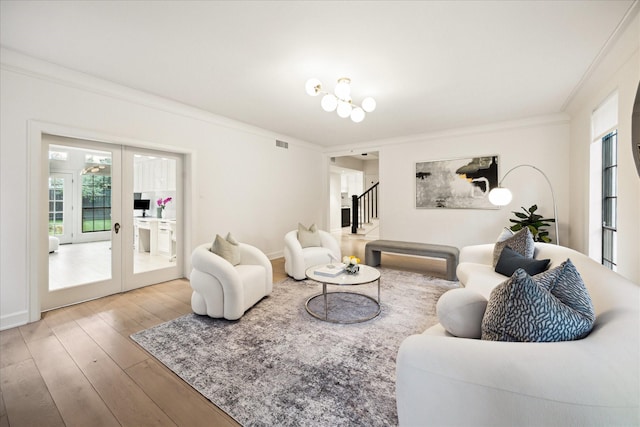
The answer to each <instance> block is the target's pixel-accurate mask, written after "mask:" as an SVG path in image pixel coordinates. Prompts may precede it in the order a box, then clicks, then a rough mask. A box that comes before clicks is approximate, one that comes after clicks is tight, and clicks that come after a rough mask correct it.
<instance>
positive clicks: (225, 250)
mask: <svg viewBox="0 0 640 427" xmlns="http://www.w3.org/2000/svg"><path fill="white" fill-rule="evenodd" d="M210 251H211V252H213V253H214V254H216V255H218V256H220V257H222V258H224V259H226V260H227V261H229V262H230V263H231V265H238V264H240V261H241V259H240V245H239V244H238V242H237V241H236V239H234V238H233V236H232V235H231V233H228V234H227V238H226V239H223V238H222V236H220V235H219V234H216V238H215V240H214V241H213V246H211V249H210Z"/></svg>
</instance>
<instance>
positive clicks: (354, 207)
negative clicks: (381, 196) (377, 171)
mask: <svg viewBox="0 0 640 427" xmlns="http://www.w3.org/2000/svg"><path fill="white" fill-rule="evenodd" d="M379 184H380V183H379V182H376V183H375V184H373V185H372V186H371V187H370V188H369V189H368V190H367V191H365V192H364V193H362V194H361V195H359V196H357V195H355V194H354V195H353V196H351V233H352V234H357V233H358V228H360V227H361V226H362V224H365V223H370V222H371V220H372V219H373V218H378V185H379Z"/></svg>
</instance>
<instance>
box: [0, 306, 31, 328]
mask: <svg viewBox="0 0 640 427" xmlns="http://www.w3.org/2000/svg"><path fill="white" fill-rule="evenodd" d="M27 323H29V312H28V311H27V310H23V311H19V312H17V313H13V314H9V315H6V316H1V317H0V331H4V330H5V329H11V328H15V327H18V326H23V325H26V324H27Z"/></svg>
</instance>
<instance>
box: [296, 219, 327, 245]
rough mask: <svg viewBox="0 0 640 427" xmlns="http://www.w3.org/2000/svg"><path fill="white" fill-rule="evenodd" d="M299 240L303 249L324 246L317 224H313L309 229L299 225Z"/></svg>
mask: <svg viewBox="0 0 640 427" xmlns="http://www.w3.org/2000/svg"><path fill="white" fill-rule="evenodd" d="M298 240H299V241H300V245H301V246H302V247H303V248H308V247H312V246H322V240H321V239H320V233H319V232H318V228H317V227H316V225H315V224H311V226H309V228H307V227H305V226H304V225H302V224H300V223H298Z"/></svg>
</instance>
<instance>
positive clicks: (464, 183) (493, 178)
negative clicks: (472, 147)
mask: <svg viewBox="0 0 640 427" xmlns="http://www.w3.org/2000/svg"><path fill="white" fill-rule="evenodd" d="M497 186H498V156H497V155H494V156H485V157H467V158H462V159H451V160H437V161H430V162H418V163H416V208H425V209H431V208H435V209H438V208H440V209H442V208H444V209H497V207H496V206H494V205H492V204H491V202H489V197H488V196H489V191H490V190H491V189H492V188H494V187H497Z"/></svg>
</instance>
